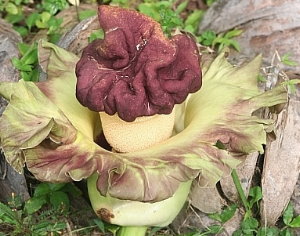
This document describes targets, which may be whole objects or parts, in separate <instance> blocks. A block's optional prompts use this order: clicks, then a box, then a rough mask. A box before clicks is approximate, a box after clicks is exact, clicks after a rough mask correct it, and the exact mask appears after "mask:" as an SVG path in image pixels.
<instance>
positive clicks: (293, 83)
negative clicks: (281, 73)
mask: <svg viewBox="0 0 300 236" xmlns="http://www.w3.org/2000/svg"><path fill="white" fill-rule="evenodd" d="M299 83H300V79H293V80H287V81H284V82H282V84H284V85H286V86H287V87H288V90H289V92H290V93H291V94H295V92H296V84H299Z"/></svg>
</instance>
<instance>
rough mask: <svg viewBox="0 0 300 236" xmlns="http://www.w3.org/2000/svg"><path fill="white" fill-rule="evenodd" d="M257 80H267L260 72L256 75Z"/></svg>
mask: <svg viewBox="0 0 300 236" xmlns="http://www.w3.org/2000/svg"><path fill="white" fill-rule="evenodd" d="M257 81H258V82H263V83H265V82H267V79H266V78H265V77H264V76H263V75H262V74H259V75H258V76H257Z"/></svg>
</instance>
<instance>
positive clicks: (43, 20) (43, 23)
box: [35, 11, 51, 29]
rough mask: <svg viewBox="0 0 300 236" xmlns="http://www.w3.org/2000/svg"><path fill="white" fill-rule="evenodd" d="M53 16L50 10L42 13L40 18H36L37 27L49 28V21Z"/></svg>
mask: <svg viewBox="0 0 300 236" xmlns="http://www.w3.org/2000/svg"><path fill="white" fill-rule="evenodd" d="M50 18H51V14H50V13H49V12H45V11H44V12H42V13H41V14H40V18H39V19H37V20H36V22H35V25H36V27H38V28H39V29H45V28H48V27H49V25H48V21H49V20H50Z"/></svg>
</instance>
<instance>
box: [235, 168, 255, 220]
mask: <svg viewBox="0 0 300 236" xmlns="http://www.w3.org/2000/svg"><path fill="white" fill-rule="evenodd" d="M231 177H232V180H233V183H234V185H235V188H236V190H237V192H238V194H239V196H240V198H241V200H242V203H243V205H244V207H245V209H246V213H247V214H248V215H249V214H250V215H251V209H250V208H249V204H248V201H247V197H246V195H245V192H244V190H243V188H242V185H241V182H240V179H239V176H238V175H237V172H236V170H235V169H233V170H232V172H231ZM250 215H249V216H250Z"/></svg>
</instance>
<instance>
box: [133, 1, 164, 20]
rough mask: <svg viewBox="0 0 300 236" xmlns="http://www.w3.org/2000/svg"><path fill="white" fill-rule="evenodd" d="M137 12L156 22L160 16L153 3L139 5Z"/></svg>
mask: <svg viewBox="0 0 300 236" xmlns="http://www.w3.org/2000/svg"><path fill="white" fill-rule="evenodd" d="M138 10H139V12H141V13H143V14H145V15H147V16H150V17H152V18H153V19H154V20H156V21H160V14H159V12H158V9H157V7H156V6H155V4H153V3H141V4H139V5H138Z"/></svg>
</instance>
